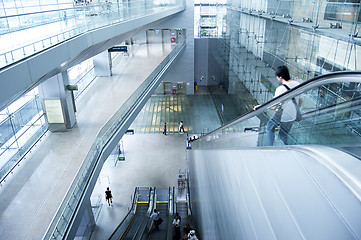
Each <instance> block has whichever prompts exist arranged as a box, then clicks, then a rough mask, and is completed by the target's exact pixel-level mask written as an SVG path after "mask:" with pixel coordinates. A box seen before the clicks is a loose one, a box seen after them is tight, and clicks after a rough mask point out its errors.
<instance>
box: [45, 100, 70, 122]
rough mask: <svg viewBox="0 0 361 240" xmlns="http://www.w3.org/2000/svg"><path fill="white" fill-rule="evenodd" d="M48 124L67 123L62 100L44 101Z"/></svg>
mask: <svg viewBox="0 0 361 240" xmlns="http://www.w3.org/2000/svg"><path fill="white" fill-rule="evenodd" d="M44 106H45V111H46V116H47V118H48V123H65V121H64V114H63V108H62V107H61V101H60V99H44Z"/></svg>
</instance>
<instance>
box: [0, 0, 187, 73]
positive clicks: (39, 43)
mask: <svg viewBox="0 0 361 240" xmlns="http://www.w3.org/2000/svg"><path fill="white" fill-rule="evenodd" d="M184 5H185V3H184V0H164V1H157V0H154V1H129V2H124V3H111V2H108V3H102V4H89V5H79V6H76V7H72V8H64V9H56V10H49V11H42V12H33V13H23V14H17V15H11V16H1V17H0V36H1V37H0V68H1V67H4V66H6V65H8V64H11V63H14V62H16V61H19V60H21V59H23V58H25V57H28V56H30V55H33V54H35V53H37V52H39V51H42V50H44V49H46V48H49V47H51V46H53V45H55V44H58V43H60V42H62V41H64V40H67V39H69V38H72V37H75V36H77V35H80V34H82V33H85V32H88V31H91V30H94V29H97V28H100V27H104V26H108V25H112V24H115V23H120V22H123V21H126V20H130V19H135V18H138V17H141V16H145V15H149V14H152V13H155V12H160V11H164V10H167V9H171V8H173V7H178V6H184Z"/></svg>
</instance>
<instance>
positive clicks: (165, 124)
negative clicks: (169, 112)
mask: <svg viewBox="0 0 361 240" xmlns="http://www.w3.org/2000/svg"><path fill="white" fill-rule="evenodd" d="M163 134H164V135H167V123H166V122H165V123H164V126H163Z"/></svg>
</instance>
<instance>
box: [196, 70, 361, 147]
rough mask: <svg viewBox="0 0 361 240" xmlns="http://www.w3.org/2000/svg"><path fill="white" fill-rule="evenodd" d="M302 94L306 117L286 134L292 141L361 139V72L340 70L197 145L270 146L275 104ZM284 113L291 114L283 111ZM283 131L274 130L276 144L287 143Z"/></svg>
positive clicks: (328, 142)
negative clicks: (283, 137)
mask: <svg viewBox="0 0 361 240" xmlns="http://www.w3.org/2000/svg"><path fill="white" fill-rule="evenodd" d="M292 98H302V106H301V112H302V120H300V121H294V122H292V127H291V130H290V131H289V132H288V133H287V134H286V138H287V140H288V143H287V144H289V145H297V144H321V145H337V144H344V145H345V144H355V143H360V142H361V108H360V106H361V72H351V71H348V72H337V73H330V74H326V75H323V76H319V77H316V78H314V79H311V80H309V81H306V82H304V83H302V84H300V85H299V86H297V87H295V88H294V89H291V90H290V91H288V92H286V93H284V94H283V95H280V96H278V97H277V98H274V99H272V100H271V101H268V102H267V103H265V104H263V105H261V106H260V107H259V108H258V109H256V110H254V111H251V112H249V113H247V114H245V115H243V116H240V117H239V118H237V119H235V120H234V121H232V122H231V123H229V124H226V125H224V126H222V127H220V128H219V129H216V130H215V131H213V132H211V133H209V134H207V135H205V136H203V137H201V138H200V139H199V140H197V141H195V142H194V143H193V144H192V148H193V149H214V148H222V149H225V148H229V149H232V148H239V147H262V146H268V145H269V144H268V141H267V137H268V135H269V134H270V133H269V132H270V131H267V123H268V122H269V121H270V119H271V118H272V117H273V116H274V114H275V111H274V110H271V109H270V108H271V107H272V106H275V105H276V104H279V103H285V102H286V101H289V102H292ZM282 114H287V113H285V112H283V113H282ZM280 132H281V135H282V133H284V132H282V131H280V127H279V126H278V127H277V128H276V130H275V131H274V135H275V141H274V144H273V145H285V143H284V142H283V141H281V139H280V137H279V136H280V135H279V134H280Z"/></svg>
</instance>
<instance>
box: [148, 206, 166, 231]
mask: <svg viewBox="0 0 361 240" xmlns="http://www.w3.org/2000/svg"><path fill="white" fill-rule="evenodd" d="M159 214H160V212H159V211H158V210H157V209H154V212H153V213H152V215H150V219H152V220H153V222H154V227H155V229H156V230H159V225H160V224H161V223H162V222H163V219H162V218H161V217H160V216H159Z"/></svg>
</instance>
